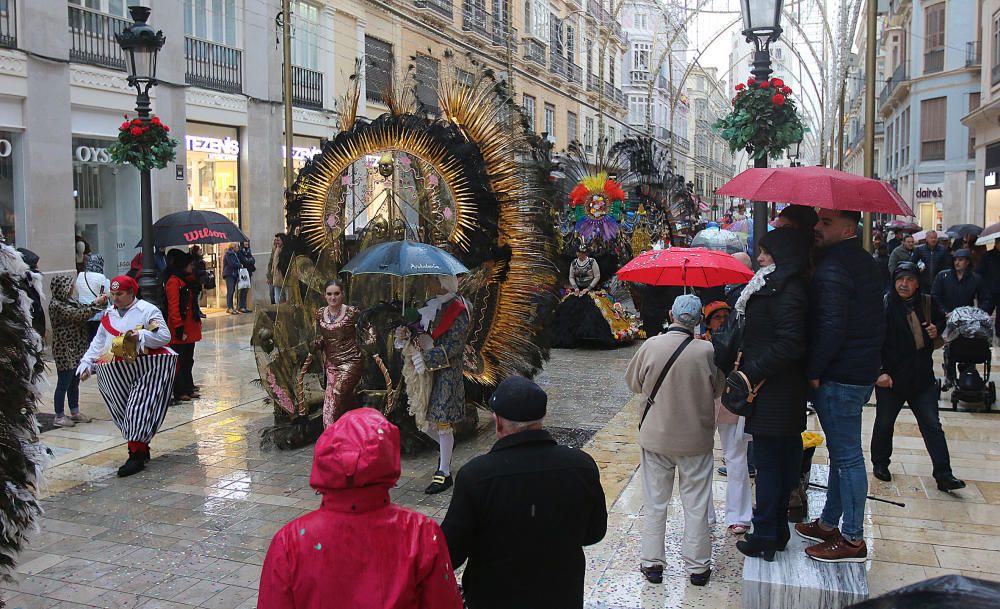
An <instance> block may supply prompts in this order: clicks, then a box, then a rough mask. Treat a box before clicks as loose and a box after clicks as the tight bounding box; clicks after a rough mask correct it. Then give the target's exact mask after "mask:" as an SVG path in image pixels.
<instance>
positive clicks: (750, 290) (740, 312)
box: [735, 264, 777, 317]
mask: <svg viewBox="0 0 1000 609" xmlns="http://www.w3.org/2000/svg"><path fill="white" fill-rule="evenodd" d="M775 268H777V267H776V266H775V265H774V264H769V265H767V266H765V267H761V268H760V270H758V271H757V272H756V273H754V274H753V278H752V279H751V280H750V281H749V282H748V283H747V287H745V288H743V292H741V293H740V297H739V298H738V299H736V307H735V308H736V315H737V316H738V317H743V316H744V315H745V314H746V312H747V301H749V300H750V297H751V296H753V295H754V294H756V293H757V292H759V291H760V289H761V288H762V287H764V283H765V282H766V281H767V276H768V275H770V274H771V273H773V272H774V269H775Z"/></svg>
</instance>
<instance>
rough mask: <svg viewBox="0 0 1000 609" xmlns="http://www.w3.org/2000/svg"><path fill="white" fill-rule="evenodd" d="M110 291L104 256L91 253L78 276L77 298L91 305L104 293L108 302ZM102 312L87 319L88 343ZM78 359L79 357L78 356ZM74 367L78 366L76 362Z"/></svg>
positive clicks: (99, 323) (95, 330) (92, 337)
mask: <svg viewBox="0 0 1000 609" xmlns="http://www.w3.org/2000/svg"><path fill="white" fill-rule="evenodd" d="M110 291H111V280H110V279H108V278H107V276H106V275H105V274H104V257H103V256H101V255H100V254H94V253H91V254H89V255H88V256H87V259H86V260H84V262H83V271H81V272H80V273H79V274H78V275H77V276H76V299H77V300H78V301H79V302H80V304H85V305H89V304H91V303H92V302H94V301H95V300H97V299H98V298H99V297H100V296H102V295H103V296H104V302H105V304H106V303H107V300H108V299H107V296H108V293H109V292H110ZM101 314H102V311H98V312H97V313H95V314H94V316H93V317H92V318H91V319H90V320H88V321H87V343H88V344H89V343H90V341H92V340H94V335H95V334H97V327H98V326H100V325H101ZM50 317H51V315H50ZM81 355H82V354H81ZM78 361H79V357H77V362H78ZM72 368H74V369H75V368H76V363H75V362H74V364H73V366H72Z"/></svg>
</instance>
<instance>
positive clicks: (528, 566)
mask: <svg viewBox="0 0 1000 609" xmlns="http://www.w3.org/2000/svg"><path fill="white" fill-rule="evenodd" d="M547 401H548V398H547V396H546V395H545V392H544V391H542V389H541V388H540V387H539V386H538V385H536V384H535V383H533V382H532V381H530V380H528V379H526V378H524V377H520V376H512V377H510V378H508V379H506V380H504V381H503V382H502V383H500V385H499V386H498V387H497V389H496V391H495V392H494V393H493V397H491V398H490V406H491V408H492V409H493V412H494V413H495V414H496V431H497V437H498V438H499V439H498V440H497V443H496V444H494V445H493V449H492V450H491V451H490V452H489V453H487V454H485V455H480V456H479V457H476V458H475V459H473V460H471V461H469V462H468V463H467V464H466V465H465V466H464V467H463V468H462V469H461V471H459V472H458V476H457V477H456V479H455V490H454V495H453V496H452V499H451V505H450V506H449V507H448V514H447V515H446V516H445V518H444V522H442V523H441V528H442V530H444V535H445V538H446V539H447V541H448V550H449V552H450V553H451V560H452V564H453V565H454V566H455V567H458V566H459V565H461V564H462V563H464V562H465V561H466V559H468V561H469V565H468V566H467V567H466V568H465V573H464V575H463V577H462V584H463V587H464V591H465V599H466V603H467V606H468V607H469V608H470V609H491V608H496V609H511V608H514V607H516V608H518V609H536V608H537V609H563V608H565V609H581V608H582V607H583V579H584V573H585V571H586V562H585V560H584V556H583V546H589V545H591V544H595V543H597V542H599V541H600V540H602V539H604V535H605V533H606V532H607V528H608V512H607V507H606V506H605V503H604V489H603V488H602V487H601V478H600V473H599V472H598V469H597V464H596V463H595V462H594V460H593V459H592V458H591V457H590V455H588V454H586V453H585V452H583V451H581V450H577V449H575V448H569V447H566V446H559V445H558V444H556V441H555V440H553V439H552V436H551V435H549V432H547V431H545V429H544V428H543V427H542V419H543V417H544V416H545V406H546V403H547Z"/></svg>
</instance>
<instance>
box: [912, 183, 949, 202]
mask: <svg viewBox="0 0 1000 609" xmlns="http://www.w3.org/2000/svg"><path fill="white" fill-rule="evenodd" d="M913 196H914V197H915V198H916V199H917V200H920V201H939V200H941V199H943V198H944V188H943V187H942V186H941V184H918V185H917V189H916V190H915V191H914V192H913Z"/></svg>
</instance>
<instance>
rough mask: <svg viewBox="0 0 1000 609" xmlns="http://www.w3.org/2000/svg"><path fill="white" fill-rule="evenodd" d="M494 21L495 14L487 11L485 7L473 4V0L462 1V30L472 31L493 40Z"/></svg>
mask: <svg viewBox="0 0 1000 609" xmlns="http://www.w3.org/2000/svg"><path fill="white" fill-rule="evenodd" d="M492 21H493V15H490V14H489V13H487V12H486V9H484V8H483V7H481V6H477V5H476V4H473V2H472V0H465V1H464V2H463V3H462V31H465V32H472V33H474V34H478V35H479V36H481V37H483V38H485V39H486V40H491V39H492V38H493V32H492V27H491V26H492V23H491V22H492Z"/></svg>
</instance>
